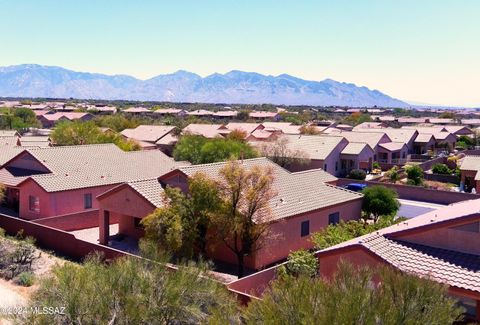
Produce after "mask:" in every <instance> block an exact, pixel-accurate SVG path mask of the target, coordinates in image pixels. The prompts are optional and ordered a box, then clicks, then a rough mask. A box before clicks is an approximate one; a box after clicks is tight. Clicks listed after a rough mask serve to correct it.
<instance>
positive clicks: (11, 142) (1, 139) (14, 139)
mask: <svg viewBox="0 0 480 325" xmlns="http://www.w3.org/2000/svg"><path fill="white" fill-rule="evenodd" d="M18 139H19V137H18V136H1V135H0V147H3V146H10V147H12V146H17V145H18ZM2 150H3V149H2Z"/></svg>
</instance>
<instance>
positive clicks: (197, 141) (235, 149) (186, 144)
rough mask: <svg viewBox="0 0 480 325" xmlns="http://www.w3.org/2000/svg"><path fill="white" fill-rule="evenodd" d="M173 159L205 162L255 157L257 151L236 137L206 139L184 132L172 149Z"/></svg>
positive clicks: (196, 162)
mask: <svg viewBox="0 0 480 325" xmlns="http://www.w3.org/2000/svg"><path fill="white" fill-rule="evenodd" d="M173 157H174V158H175V160H186V161H189V162H191V163H192V164H207V163H212V162H219V161H225V160H228V159H247V158H254V157H257V152H256V151H255V149H254V148H253V147H252V146H251V145H250V144H248V143H246V142H245V141H243V140H238V139H225V138H214V139H207V138H205V137H202V136H199V135H191V134H186V135H183V136H182V137H181V138H180V140H179V141H178V143H177V145H176V146H175V149H174V150H173Z"/></svg>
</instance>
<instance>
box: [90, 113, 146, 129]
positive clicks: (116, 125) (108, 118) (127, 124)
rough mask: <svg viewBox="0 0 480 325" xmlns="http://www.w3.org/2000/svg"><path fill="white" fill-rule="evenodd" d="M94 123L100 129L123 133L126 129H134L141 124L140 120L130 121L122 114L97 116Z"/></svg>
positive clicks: (132, 119) (133, 119)
mask: <svg viewBox="0 0 480 325" xmlns="http://www.w3.org/2000/svg"><path fill="white" fill-rule="evenodd" d="M94 122H95V124H96V125H97V126H99V127H105V128H110V129H112V130H113V131H116V132H121V131H123V130H125V129H134V128H136V127H137V126H139V125H140V124H141V121H140V120H139V119H136V118H131V119H128V118H126V117H125V116H123V115H121V114H114V115H105V116H97V117H96V118H95V119H94Z"/></svg>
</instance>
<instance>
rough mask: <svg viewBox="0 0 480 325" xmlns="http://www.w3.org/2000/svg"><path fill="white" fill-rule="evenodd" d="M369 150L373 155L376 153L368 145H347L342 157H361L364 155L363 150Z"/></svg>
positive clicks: (353, 143) (351, 143) (352, 143)
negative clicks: (361, 154)
mask: <svg viewBox="0 0 480 325" xmlns="http://www.w3.org/2000/svg"><path fill="white" fill-rule="evenodd" d="M365 148H366V149H367V150H369V151H370V152H371V153H372V155H373V153H374V151H373V149H372V148H371V147H370V146H369V145H368V144H366V143H355V142H350V143H349V144H347V146H346V147H345V148H343V150H342V152H341V154H342V155H359V154H360V153H362V151H363V150H365Z"/></svg>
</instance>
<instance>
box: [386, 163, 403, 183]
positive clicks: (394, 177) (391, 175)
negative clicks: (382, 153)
mask: <svg viewBox="0 0 480 325" xmlns="http://www.w3.org/2000/svg"><path fill="white" fill-rule="evenodd" d="M385 176H386V177H387V178H388V179H389V180H390V181H391V182H392V183H393V184H395V183H396V182H398V181H399V180H400V173H399V172H398V166H393V167H392V168H390V169H389V170H388V171H387V172H386V173H385Z"/></svg>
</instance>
